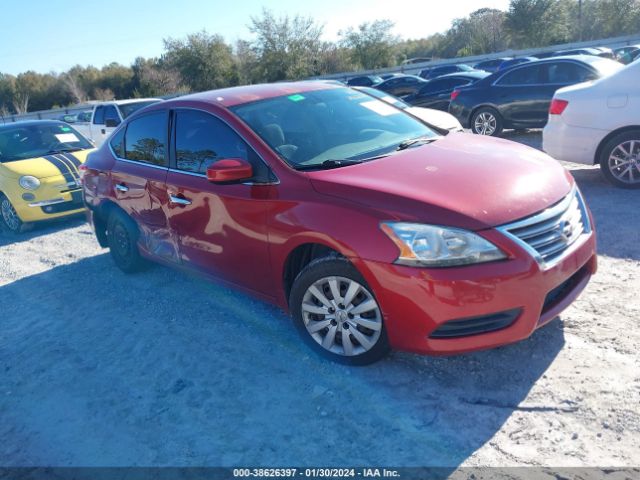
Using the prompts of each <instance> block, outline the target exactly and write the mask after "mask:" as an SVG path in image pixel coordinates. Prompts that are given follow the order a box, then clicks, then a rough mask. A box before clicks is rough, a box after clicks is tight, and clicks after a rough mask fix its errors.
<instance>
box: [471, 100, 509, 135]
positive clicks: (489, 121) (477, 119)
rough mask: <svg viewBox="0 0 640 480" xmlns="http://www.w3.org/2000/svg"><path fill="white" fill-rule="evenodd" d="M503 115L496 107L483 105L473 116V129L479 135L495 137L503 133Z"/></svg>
mask: <svg viewBox="0 0 640 480" xmlns="http://www.w3.org/2000/svg"><path fill="white" fill-rule="evenodd" d="M503 123H504V122H503V121H502V116H501V115H500V113H498V111H497V110H496V109H495V108H491V107H481V108H479V109H478V110H476V111H475V112H474V113H473V115H472V116H471V125H470V126H471V131H472V132H473V133H475V134H477V135H487V136H491V137H495V136H496V135H500V134H501V133H502V125H503Z"/></svg>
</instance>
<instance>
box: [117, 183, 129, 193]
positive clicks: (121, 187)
mask: <svg viewBox="0 0 640 480" xmlns="http://www.w3.org/2000/svg"><path fill="white" fill-rule="evenodd" d="M116 190H118V191H119V192H128V191H129V187H127V186H126V185H124V184H122V183H118V184H116Z"/></svg>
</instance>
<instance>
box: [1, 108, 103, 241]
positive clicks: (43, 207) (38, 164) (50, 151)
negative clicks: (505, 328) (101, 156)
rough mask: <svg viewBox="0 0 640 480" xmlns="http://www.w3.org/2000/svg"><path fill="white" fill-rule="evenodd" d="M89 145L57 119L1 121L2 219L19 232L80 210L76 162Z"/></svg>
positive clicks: (89, 150) (82, 161)
mask: <svg viewBox="0 0 640 480" xmlns="http://www.w3.org/2000/svg"><path fill="white" fill-rule="evenodd" d="M93 148H94V147H93V145H92V144H91V143H90V142H89V141H88V140H87V139H86V138H84V137H83V136H82V135H81V134H80V133H78V132H77V131H76V130H74V129H73V128H72V127H70V126H69V125H68V124H66V123H63V122H59V121H53V120H34V121H26V122H17V123H9V124H5V125H0V224H2V226H3V227H4V228H6V229H8V230H9V231H11V232H14V233H17V232H20V231H23V230H25V229H26V227H28V226H29V225H30V224H31V222H38V221H41V220H49V219H54V218H59V217H64V216H67V215H73V214H76V213H79V212H82V211H83V209H84V203H83V200H82V189H81V186H80V170H79V167H80V165H81V164H82V163H84V161H85V160H86V158H87V154H88V153H89V152H91V151H92V150H93Z"/></svg>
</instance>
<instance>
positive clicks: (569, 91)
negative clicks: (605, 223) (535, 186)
mask: <svg viewBox="0 0 640 480" xmlns="http://www.w3.org/2000/svg"><path fill="white" fill-rule="evenodd" d="M542 148H543V150H544V151H545V152H547V153H548V154H549V155H551V156H552V157H554V158H556V159H558V160H566V161H569V162H575V163H584V164H588V165H596V164H599V165H600V169H601V170H602V173H603V174H604V176H605V177H606V178H607V180H609V181H610V182H611V183H613V184H614V185H616V186H619V187H622V188H640V61H636V62H633V63H632V64H630V65H627V66H626V67H625V68H623V69H622V70H619V71H618V72H616V73H614V74H613V75H611V76H608V77H604V78H601V79H599V80H596V81H593V82H587V83H580V84H577V85H572V86H570V87H566V88H561V89H560V90H558V91H557V92H556V93H555V95H554V97H553V100H552V102H551V106H550V108H549V122H548V123H547V125H546V126H545V127H544V130H543V132H542Z"/></svg>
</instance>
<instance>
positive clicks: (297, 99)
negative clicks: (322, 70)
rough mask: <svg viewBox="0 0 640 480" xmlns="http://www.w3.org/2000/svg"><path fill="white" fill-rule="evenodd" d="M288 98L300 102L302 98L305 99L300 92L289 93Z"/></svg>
mask: <svg viewBox="0 0 640 480" xmlns="http://www.w3.org/2000/svg"><path fill="white" fill-rule="evenodd" d="M287 98H288V99H289V100H291V101H292V102H299V101H300V100H304V97H303V96H302V95H300V94H299V93H297V94H295V95H289V96H288V97H287Z"/></svg>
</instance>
